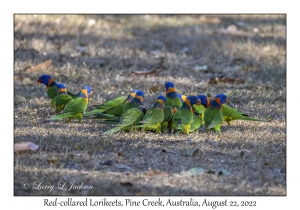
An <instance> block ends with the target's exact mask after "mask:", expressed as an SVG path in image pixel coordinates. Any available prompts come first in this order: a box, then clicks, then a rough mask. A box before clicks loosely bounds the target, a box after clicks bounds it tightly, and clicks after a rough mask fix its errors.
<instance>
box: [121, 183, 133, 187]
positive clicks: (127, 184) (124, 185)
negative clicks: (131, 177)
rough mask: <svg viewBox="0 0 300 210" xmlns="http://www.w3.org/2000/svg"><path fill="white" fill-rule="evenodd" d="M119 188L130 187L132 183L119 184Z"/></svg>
mask: <svg viewBox="0 0 300 210" xmlns="http://www.w3.org/2000/svg"><path fill="white" fill-rule="evenodd" d="M120 184H121V186H123V187H130V186H132V183H131V182H120Z"/></svg>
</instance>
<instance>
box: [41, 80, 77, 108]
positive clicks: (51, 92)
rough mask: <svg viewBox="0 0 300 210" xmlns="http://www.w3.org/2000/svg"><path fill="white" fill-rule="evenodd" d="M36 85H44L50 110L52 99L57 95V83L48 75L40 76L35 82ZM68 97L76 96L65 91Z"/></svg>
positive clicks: (52, 106)
mask: <svg viewBox="0 0 300 210" xmlns="http://www.w3.org/2000/svg"><path fill="white" fill-rule="evenodd" d="M37 82H38V83H41V84H44V85H45V86H46V90H47V95H48V97H49V98H50V99H51V108H54V98H55V96H56V95H57V87H56V86H57V83H56V82H55V81H54V79H53V78H52V77H51V76H50V75H48V74H42V75H41V76H40V77H39V79H38V80H37ZM67 93H68V95H70V96H72V97H76V96H77V95H75V94H73V93H71V92H70V91H67Z"/></svg>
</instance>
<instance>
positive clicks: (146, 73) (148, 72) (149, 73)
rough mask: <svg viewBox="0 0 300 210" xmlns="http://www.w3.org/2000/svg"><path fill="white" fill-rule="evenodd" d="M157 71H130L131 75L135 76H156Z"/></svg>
mask: <svg viewBox="0 0 300 210" xmlns="http://www.w3.org/2000/svg"><path fill="white" fill-rule="evenodd" d="M158 73H159V72H158V70H157V69H155V70H147V71H132V72H131V74H135V75H145V76H146V75H153V74H158Z"/></svg>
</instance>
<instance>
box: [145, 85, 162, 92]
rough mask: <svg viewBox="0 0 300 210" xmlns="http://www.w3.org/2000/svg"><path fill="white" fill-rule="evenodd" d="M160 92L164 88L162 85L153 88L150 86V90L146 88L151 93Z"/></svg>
mask: <svg viewBox="0 0 300 210" xmlns="http://www.w3.org/2000/svg"><path fill="white" fill-rule="evenodd" d="M161 90H165V86H163V85H155V86H152V87H151V88H148V91H149V92H152V93H158V92H159V91H161Z"/></svg>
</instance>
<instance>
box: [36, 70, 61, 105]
mask: <svg viewBox="0 0 300 210" xmlns="http://www.w3.org/2000/svg"><path fill="white" fill-rule="evenodd" d="M37 82H38V83H41V84H44V85H45V86H46V90H47V95H48V97H49V98H50V99H51V108H54V100H53V99H54V98H55V96H56V95H57V92H56V86H57V83H56V82H55V81H54V80H53V78H52V77H51V76H50V75H48V74H43V75H41V76H40V77H39V79H38V80H37Z"/></svg>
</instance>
